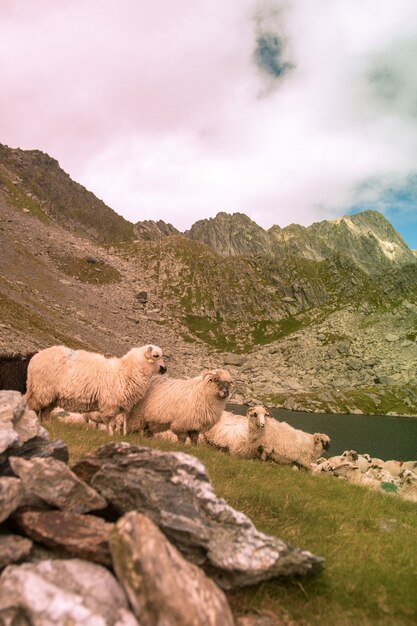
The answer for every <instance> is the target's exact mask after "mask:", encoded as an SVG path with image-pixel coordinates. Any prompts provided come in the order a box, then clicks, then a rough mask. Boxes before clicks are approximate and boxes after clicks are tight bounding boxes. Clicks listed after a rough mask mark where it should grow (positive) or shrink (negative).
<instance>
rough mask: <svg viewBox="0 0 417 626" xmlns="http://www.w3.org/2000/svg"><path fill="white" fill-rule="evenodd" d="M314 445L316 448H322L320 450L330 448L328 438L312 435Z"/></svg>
mask: <svg viewBox="0 0 417 626" xmlns="http://www.w3.org/2000/svg"><path fill="white" fill-rule="evenodd" d="M314 444H315V446H316V448H320V447H321V448H322V450H328V449H329V448H330V437H328V436H327V435H322V434H321V433H316V434H315V435H314Z"/></svg>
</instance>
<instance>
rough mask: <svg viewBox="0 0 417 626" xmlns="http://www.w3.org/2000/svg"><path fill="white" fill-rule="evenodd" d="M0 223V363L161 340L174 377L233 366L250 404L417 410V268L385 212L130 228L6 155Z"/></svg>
mask: <svg viewBox="0 0 417 626" xmlns="http://www.w3.org/2000/svg"><path fill="white" fill-rule="evenodd" d="M0 216H1V220H0V250H1V263H0V357H1V352H3V353H4V352H7V353H10V352H25V351H29V350H30V351H33V350H36V349H37V348H42V347H46V346H48V345H52V344H55V343H65V344H68V345H70V346H72V347H84V348H86V349H90V350H91V349H92V350H95V351H101V352H105V353H110V354H118V355H121V354H123V352H124V351H126V350H127V349H129V348H130V347H131V346H132V345H138V344H139V345H140V344H143V343H147V342H151V343H157V344H159V345H161V346H162V347H163V348H164V351H165V352H167V353H168V354H169V356H170V357H171V358H170V360H169V366H170V372H171V373H172V375H179V376H183V375H192V376H195V375H196V374H198V373H199V372H200V371H201V370H202V369H206V368H210V367H214V366H219V365H221V366H223V365H224V366H227V367H230V369H231V370H232V372H233V375H234V376H235V378H236V380H237V383H238V385H237V399H238V400H240V401H243V400H245V401H250V400H258V401H265V402H271V403H272V404H275V405H281V404H283V405H285V406H286V407H288V408H293V409H309V410H318V411H320V410H321V411H323V410H324V411H326V410H329V411H337V410H342V411H343V412H352V411H356V410H365V411H371V412H377V413H380V412H383V413H386V412H389V411H397V412H402V413H405V412H407V413H409V412H414V414H415V413H416V412H417V377H416V372H417V272H416V263H417V257H416V256H415V254H414V253H413V252H412V251H411V250H409V248H407V246H406V245H405V243H404V242H403V240H402V239H401V237H400V236H399V235H398V233H396V231H395V230H394V229H393V228H392V226H391V224H390V223H389V222H388V221H387V220H386V219H385V218H384V217H383V216H382V215H381V214H379V213H377V212H373V211H365V212H363V213H359V214H356V215H353V216H348V217H342V218H340V219H338V220H334V221H323V222H319V223H316V224H312V225H311V226H309V227H303V226H297V225H291V226H288V227H286V228H280V227H279V226H273V227H272V228H270V229H269V230H265V229H263V228H261V227H260V226H259V225H257V224H256V223H255V222H254V221H252V220H251V219H250V218H249V217H247V216H246V215H243V214H241V213H235V214H233V215H228V214H226V213H219V214H218V215H217V216H216V217H215V218H211V219H207V220H200V221H198V222H196V223H195V224H194V225H193V226H192V227H191V228H190V229H189V230H188V231H186V232H185V233H179V231H178V230H177V229H176V228H174V227H173V226H172V225H171V224H166V223H165V222H163V221H162V220H159V221H152V220H146V221H142V222H138V223H137V224H135V225H133V224H131V223H130V222H128V221H126V220H124V219H123V218H121V217H120V216H119V215H117V214H116V213H115V212H114V211H112V209H110V208H109V207H107V206H106V205H105V204H104V203H103V202H101V201H100V200H98V199H97V198H96V197H95V196H94V195H93V194H92V193H91V192H89V191H87V190H86V189H85V188H84V187H82V186H81V185H78V184H77V183H76V182H74V181H72V180H71V179H70V177H69V176H68V175H67V174H66V173H65V172H63V171H62V170H61V168H60V167H59V165H58V163H57V161H55V160H54V159H51V158H50V157H49V156H48V155H46V154H44V153H42V152H39V151H36V150H34V151H22V150H18V149H17V150H12V149H10V148H7V147H6V146H0ZM108 244H111V245H108Z"/></svg>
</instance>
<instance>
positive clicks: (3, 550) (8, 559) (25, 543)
mask: <svg viewBox="0 0 417 626" xmlns="http://www.w3.org/2000/svg"><path fill="white" fill-rule="evenodd" d="M32 545H33V544H32V542H31V541H30V539H26V538H25V537H20V536H19V535H9V534H6V535H0V569H3V568H4V567H6V565H10V563H17V562H18V561H21V560H23V559H26V558H28V556H29V554H30V551H31V549H32Z"/></svg>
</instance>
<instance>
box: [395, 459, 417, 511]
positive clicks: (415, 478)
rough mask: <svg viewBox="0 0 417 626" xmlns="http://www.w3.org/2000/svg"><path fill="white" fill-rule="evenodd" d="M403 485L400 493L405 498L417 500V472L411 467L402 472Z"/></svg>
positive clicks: (412, 500)
mask: <svg viewBox="0 0 417 626" xmlns="http://www.w3.org/2000/svg"><path fill="white" fill-rule="evenodd" d="M415 467H416V468H417V466H415ZM400 480H401V487H400V489H399V492H398V493H399V495H400V496H402V497H403V498H405V500H411V502H417V474H416V473H415V472H413V471H412V470H409V469H404V470H403V471H402V472H401V473H400Z"/></svg>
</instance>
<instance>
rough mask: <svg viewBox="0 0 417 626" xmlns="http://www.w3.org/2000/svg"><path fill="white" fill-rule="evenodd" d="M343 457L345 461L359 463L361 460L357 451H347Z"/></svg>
mask: <svg viewBox="0 0 417 626" xmlns="http://www.w3.org/2000/svg"><path fill="white" fill-rule="evenodd" d="M342 456H344V457H345V459H346V460H348V461H357V460H358V458H359V455H358V453H357V452H356V450H345V451H344V452H343V454H342Z"/></svg>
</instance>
